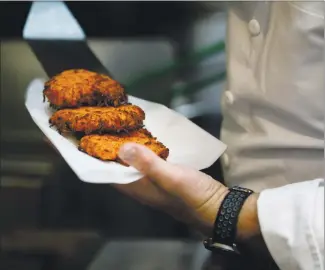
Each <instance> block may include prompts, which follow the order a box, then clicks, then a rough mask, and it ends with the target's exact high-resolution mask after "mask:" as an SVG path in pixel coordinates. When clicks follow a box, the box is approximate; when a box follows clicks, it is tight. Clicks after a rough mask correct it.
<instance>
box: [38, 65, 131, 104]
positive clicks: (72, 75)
mask: <svg viewBox="0 0 325 270" xmlns="http://www.w3.org/2000/svg"><path fill="white" fill-rule="evenodd" d="M43 95H44V99H45V97H47V99H48V101H49V103H50V106H51V107H53V108H55V109H62V108H76V107H81V106H100V107H105V106H115V107H116V106H119V105H122V104H126V103H127V95H126V93H125V90H124V88H123V87H122V86H121V85H120V84H119V83H118V82H117V81H115V80H113V79H111V78H110V77H108V76H106V75H103V74H98V73H96V72H92V71H88V70H85V69H71V70H66V71H63V72H61V73H60V74H58V75H56V76H54V77H52V78H51V79H50V80H49V81H47V82H46V83H45V87H44V90H43Z"/></svg>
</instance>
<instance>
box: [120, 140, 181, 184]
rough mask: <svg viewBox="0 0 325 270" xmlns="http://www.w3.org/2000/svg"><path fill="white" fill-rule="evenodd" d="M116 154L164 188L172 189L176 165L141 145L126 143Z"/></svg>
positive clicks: (176, 173)
mask: <svg viewBox="0 0 325 270" xmlns="http://www.w3.org/2000/svg"><path fill="white" fill-rule="evenodd" d="M118 155H119V158H120V159H122V160H123V161H124V162H126V163H127V164H129V165H130V166H132V167H134V168H135V169H137V170H138V171H139V172H140V173H142V174H144V175H145V176H147V177H149V178H150V179H151V180H152V181H154V182H155V183H156V184H158V185H159V186H161V187H162V188H164V189H166V190H170V189H172V188H173V186H174V184H175V182H176V179H177V178H178V177H177V175H178V174H179V172H178V171H179V170H178V168H177V166H175V165H172V164H170V163H168V162H166V161H165V160H163V159H162V158H160V157H159V156H157V155H156V154H155V153H154V152H152V151H151V150H150V149H149V148H147V147H145V146H143V145H140V144H136V143H126V144H124V145H123V146H122V147H121V148H120V151H119V154H118Z"/></svg>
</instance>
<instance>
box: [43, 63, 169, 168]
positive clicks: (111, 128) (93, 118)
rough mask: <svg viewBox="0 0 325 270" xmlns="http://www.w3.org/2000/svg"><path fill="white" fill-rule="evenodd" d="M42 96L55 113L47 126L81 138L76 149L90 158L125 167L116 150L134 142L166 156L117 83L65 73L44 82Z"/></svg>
mask: <svg viewBox="0 0 325 270" xmlns="http://www.w3.org/2000/svg"><path fill="white" fill-rule="evenodd" d="M43 95H44V101H45V97H46V98H47V99H48V101H49V103H50V106H51V107H52V108H53V109H55V110H56V112H55V113H54V114H53V115H52V116H51V118H50V120H49V123H50V125H51V126H55V127H56V128H57V130H58V132H59V133H60V134H61V133H73V134H75V135H76V136H78V137H81V139H80V142H79V150H81V151H83V152H85V153H87V154H88V155H90V156H93V157H96V158H98V159H101V160H110V161H116V162H119V163H121V164H123V165H127V164H124V163H123V162H122V161H121V160H120V159H119V158H118V151H119V149H120V147H121V146H122V145H123V144H124V143H126V142H135V143H139V144H142V145H145V146H147V147H148V148H150V149H151V150H152V151H153V152H154V153H156V154H157V155H158V156H160V157H161V158H163V159H166V158H167V157H168V154H169V150H168V148H166V147H165V146H164V145H163V144H162V143H161V142H159V141H157V139H156V138H155V137H153V136H152V134H151V133H150V132H149V131H148V130H147V129H145V128H144V127H143V126H144V125H143V121H144V120H145V113H144V111H143V110H142V109H141V108H140V107H138V106H136V105H132V104H131V103H129V102H128V98H127V94H126V92H125V90H124V88H123V87H122V86H121V84H119V83H118V82H117V81H115V80H113V79H111V78H110V77H108V76H106V75H102V74H98V73H95V72H92V71H88V70H84V69H73V70H67V71H64V72H62V73H60V74H58V75H56V76H54V77H53V78H51V79H50V80H49V81H47V82H46V83H45V87H44V90H43Z"/></svg>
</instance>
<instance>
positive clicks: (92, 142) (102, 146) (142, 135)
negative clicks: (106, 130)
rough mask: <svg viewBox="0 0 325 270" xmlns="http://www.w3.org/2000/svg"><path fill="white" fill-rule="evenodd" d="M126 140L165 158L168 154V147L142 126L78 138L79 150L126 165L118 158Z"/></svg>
mask: <svg viewBox="0 0 325 270" xmlns="http://www.w3.org/2000/svg"><path fill="white" fill-rule="evenodd" d="M126 142H134V143H138V144H142V145H145V146H146V147H148V148H149V149H151V150H152V151H153V152H154V153H156V155H158V156H159V157H161V158H162V159H165V160H166V159H167V157H168V155H169V149H168V148H167V147H166V146H164V145H163V144H162V143H161V142H159V141H157V139H156V138H155V137H153V136H152V135H151V133H150V132H149V131H148V130H146V129H144V128H143V129H140V130H136V131H132V132H130V133H129V134H119V135H111V134H105V135H88V136H85V137H83V138H82V139H81V140H80V144H79V150H81V151H83V152H85V153H87V154H88V155H90V156H93V157H96V158H98V159H101V160H104V161H108V160H110V161H117V162H119V163H121V164H123V165H126V166H127V164H125V163H124V162H123V161H122V160H120V159H119V158H118V151H119V149H120V147H121V146H122V145H123V144H125V143H126Z"/></svg>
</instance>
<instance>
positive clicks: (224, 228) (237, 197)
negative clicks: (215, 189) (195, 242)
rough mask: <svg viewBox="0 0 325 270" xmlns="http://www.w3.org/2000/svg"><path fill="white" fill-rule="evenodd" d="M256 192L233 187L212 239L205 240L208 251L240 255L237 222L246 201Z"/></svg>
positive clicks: (221, 211)
mask: <svg viewBox="0 0 325 270" xmlns="http://www.w3.org/2000/svg"><path fill="white" fill-rule="evenodd" d="M253 193H254V192H253V191H252V190H250V189H246V188H242V187H238V186H235V187H232V188H230V189H229V193H228V194H227V195H226V197H225V198H224V200H223V201H222V203H221V206H220V208H219V210H218V214H217V217H216V220H215V223H214V228H213V234H212V237H211V238H208V239H206V240H204V242H203V244H204V246H205V248H206V249H208V250H210V251H216V252H221V253H224V252H227V253H236V254H239V251H238V249H237V245H236V242H235V239H236V234H237V221H238V216H239V213H240V211H241V208H242V206H243V204H244V202H245V200H246V199H247V198H248V197H249V196H250V195H251V194H253Z"/></svg>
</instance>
